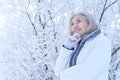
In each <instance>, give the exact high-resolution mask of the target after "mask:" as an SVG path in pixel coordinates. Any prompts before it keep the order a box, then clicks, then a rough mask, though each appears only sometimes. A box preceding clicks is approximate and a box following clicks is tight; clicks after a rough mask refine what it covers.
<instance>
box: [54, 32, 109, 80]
mask: <svg viewBox="0 0 120 80" xmlns="http://www.w3.org/2000/svg"><path fill="white" fill-rule="evenodd" d="M72 52H73V50H68V49H66V48H64V47H62V48H61V51H60V53H59V56H58V58H57V61H56V65H55V74H56V75H57V76H60V80H108V70H109V63H110V60H111V43H110V41H109V40H108V39H107V38H106V37H105V35H104V34H103V33H100V34H99V35H98V36H96V37H95V38H92V39H90V40H89V41H87V42H86V43H85V45H84V47H83V48H82V50H81V51H80V53H79V55H78V57H77V61H76V65H74V66H72V67H69V61H70V57H71V55H72Z"/></svg>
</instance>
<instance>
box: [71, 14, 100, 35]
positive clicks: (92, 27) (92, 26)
mask: <svg viewBox="0 0 120 80" xmlns="http://www.w3.org/2000/svg"><path fill="white" fill-rule="evenodd" d="M79 15H81V16H83V17H85V19H86V20H87V21H88V25H89V26H88V28H87V30H86V33H85V34H90V33H91V32H93V31H94V30H95V29H97V28H98V26H97V24H96V21H95V19H94V18H93V16H92V15H91V14H90V13H88V12H79V13H77V14H73V15H72V17H71V18H70V21H69V27H70V35H73V32H72V31H71V20H72V19H73V18H74V17H75V16H79Z"/></svg>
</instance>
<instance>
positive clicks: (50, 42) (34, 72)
mask: <svg viewBox="0 0 120 80" xmlns="http://www.w3.org/2000/svg"><path fill="white" fill-rule="evenodd" d="M29 1H30V4H29ZM39 1H41V2H38V0H0V80H59V78H58V77H56V76H55V75H54V64H55V61H56V58H57V55H58V53H59V50H60V46H61V45H62V43H63V41H64V39H65V38H66V37H67V36H68V35H69V30H68V29H69V27H68V26H69V24H68V22H69V18H70V16H71V14H73V13H75V12H79V11H81V10H88V11H90V13H92V14H93V15H94V16H95V18H96V20H97V22H98V20H99V17H100V14H101V11H102V9H103V4H104V0H101V1H100V0H96V1H94V0H81V1H80V0H76V1H73V0H39ZM111 1H113V0H109V3H111ZM109 3H108V4H109ZM118 3H120V0H119V2H118ZM118 3H116V5H114V6H111V7H110V9H108V10H107V11H106V12H105V14H104V16H103V20H102V22H101V28H102V30H103V31H104V32H105V34H106V36H107V37H108V38H109V39H110V40H111V41H112V45H113V50H115V49H116V48H118V47H119V46H120V27H119V25H120V14H119V9H118V6H119V4H118ZM86 4H87V5H86ZM26 13H28V14H29V16H30V19H31V21H32V22H33V24H31V22H30V19H29V18H28V16H27V14H26ZM33 25H34V26H35V29H36V31H37V33H38V35H35V29H34V27H33ZM118 53H119V52H118ZM118 53H117V54H118ZM115 59H116V60H117V61H118V62H119V60H118V57H115ZM113 64H116V63H113ZM111 69H112V70H114V69H113V68H111ZM114 74H117V78H118V80H119V79H120V76H119V69H118V71H116V72H115V73H114Z"/></svg>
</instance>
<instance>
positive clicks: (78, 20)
mask: <svg viewBox="0 0 120 80" xmlns="http://www.w3.org/2000/svg"><path fill="white" fill-rule="evenodd" d="M88 25H89V24H88V21H87V20H86V19H85V17H84V16H82V15H77V16H75V17H73V19H72V20H71V31H72V32H73V34H75V33H79V34H80V35H81V36H82V35H84V34H85V33H86V29H87V27H88Z"/></svg>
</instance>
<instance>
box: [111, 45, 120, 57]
mask: <svg viewBox="0 0 120 80" xmlns="http://www.w3.org/2000/svg"><path fill="white" fill-rule="evenodd" d="M119 49H120V47H118V48H117V49H116V50H114V51H113V52H112V56H113V55H114V54H115V53H116V52H117V51H118V50H119Z"/></svg>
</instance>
